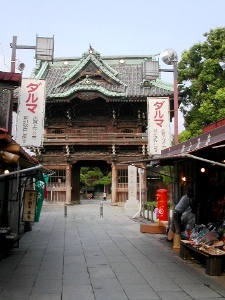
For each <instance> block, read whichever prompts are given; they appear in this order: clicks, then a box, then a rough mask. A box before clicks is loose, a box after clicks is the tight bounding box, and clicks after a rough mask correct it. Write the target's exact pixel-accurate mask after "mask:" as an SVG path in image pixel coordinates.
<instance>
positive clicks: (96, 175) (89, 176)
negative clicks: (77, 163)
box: [80, 167, 112, 186]
mask: <svg viewBox="0 0 225 300" xmlns="http://www.w3.org/2000/svg"><path fill="white" fill-rule="evenodd" d="M111 181H112V173H111V172H109V173H108V174H106V175H104V174H103V173H102V171H101V169H100V168H98V167H95V168H89V167H82V168H81V171H80V184H81V185H82V186H96V185H103V186H107V185H110V184H111Z"/></svg>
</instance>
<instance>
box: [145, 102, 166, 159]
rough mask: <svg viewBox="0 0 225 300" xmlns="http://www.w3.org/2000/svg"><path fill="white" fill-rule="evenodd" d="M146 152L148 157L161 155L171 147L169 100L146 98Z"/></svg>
mask: <svg viewBox="0 0 225 300" xmlns="http://www.w3.org/2000/svg"><path fill="white" fill-rule="evenodd" d="M147 110H148V151H149V154H150V155H155V154H161V151H162V150H163V149H166V148H168V147H170V146H171V134H170V111H169V98H164V97H156V98H151V97H148V98H147Z"/></svg>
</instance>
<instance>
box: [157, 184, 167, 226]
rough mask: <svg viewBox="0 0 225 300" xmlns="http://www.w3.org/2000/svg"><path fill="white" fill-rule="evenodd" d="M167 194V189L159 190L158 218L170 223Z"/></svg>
mask: <svg viewBox="0 0 225 300" xmlns="http://www.w3.org/2000/svg"><path fill="white" fill-rule="evenodd" d="M167 193H168V191H167V190H165V189H160V190H157V193H156V199H157V208H158V218H159V220H160V221H168V204H167V202H168V201H167V198H168V196H167Z"/></svg>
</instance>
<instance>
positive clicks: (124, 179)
mask: <svg viewBox="0 0 225 300" xmlns="http://www.w3.org/2000/svg"><path fill="white" fill-rule="evenodd" d="M118 188H128V170H118Z"/></svg>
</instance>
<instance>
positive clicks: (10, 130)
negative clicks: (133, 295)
mask: <svg viewBox="0 0 225 300" xmlns="http://www.w3.org/2000/svg"><path fill="white" fill-rule="evenodd" d="M16 41H17V36H13V40H12V44H11V47H12V55H11V72H12V73H15V70H16ZM12 116H13V90H11V95H10V104H9V119H8V135H9V136H11V135H12Z"/></svg>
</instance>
